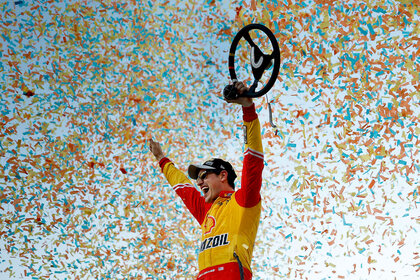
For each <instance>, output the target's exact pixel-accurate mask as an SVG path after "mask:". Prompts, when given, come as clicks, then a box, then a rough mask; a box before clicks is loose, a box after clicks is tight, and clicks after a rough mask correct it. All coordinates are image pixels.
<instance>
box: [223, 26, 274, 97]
mask: <svg viewBox="0 0 420 280" xmlns="http://www.w3.org/2000/svg"><path fill="white" fill-rule="evenodd" d="M254 29H257V30H261V31H262V32H264V33H265V34H266V35H267V37H268V38H269V39H270V42H271V45H272V47H273V52H272V53H271V54H264V53H263V52H262V51H261V50H260V48H258V46H257V45H256V44H255V43H254V41H252V39H251V36H250V35H249V32H250V31H251V30H254ZM242 37H243V38H245V40H246V41H247V42H248V44H249V45H250V46H251V68H252V74H253V76H254V82H253V84H252V86H251V87H250V88H249V91H248V92H246V93H245V94H244V95H242V96H245V97H251V98H255V97H260V96H263V95H264V94H266V93H267V92H268V91H269V90H270V89H271V88H272V87H273V85H274V83H275V82H276V80H277V76H278V75H279V70H280V62H281V59H280V49H279V44H278V42H277V40H276V37H275V36H274V34H273V33H272V32H271V30H270V29H268V28H267V27H266V26H264V25H262V24H257V23H253V24H249V25H247V26H245V27H244V28H242V29H241V30H240V31H239V32H238V34H236V36H235V37H234V38H233V41H232V45H231V46H230V50H229V60H228V63H229V74H230V78H231V80H232V82H234V83H235V82H236V81H237V76H236V72H235V52H236V48H237V46H238V43H239V41H240V40H241V39H242ZM271 65H273V72H272V74H271V77H270V79H269V80H268V83H267V84H266V85H265V86H264V88H262V89H261V90H259V91H255V90H256V89H257V86H258V82H259V80H260V79H261V77H262V75H263V73H264V71H265V70H267V69H268V68H270V67H271ZM223 95H224V97H225V98H226V99H228V100H232V99H236V98H238V93H237V91H236V88H235V87H234V85H228V86H226V87H225V89H224V91H223Z"/></svg>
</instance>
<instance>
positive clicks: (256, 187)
mask: <svg viewBox="0 0 420 280" xmlns="http://www.w3.org/2000/svg"><path fill="white" fill-rule="evenodd" d="M242 111H243V121H244V133H245V135H244V140H245V152H244V162H243V167H242V168H243V169H242V180H241V188H240V189H239V190H238V191H237V193H236V200H237V201H238V204H239V205H240V206H242V207H253V206H255V205H257V204H258V203H259V202H260V201H261V195H260V191H261V185H262V171H263V168H264V153H263V146H262V141H261V127H260V122H259V120H258V115H257V112H256V111H255V105H252V106H250V107H242Z"/></svg>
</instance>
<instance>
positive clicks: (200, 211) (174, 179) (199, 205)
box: [159, 158, 209, 225]
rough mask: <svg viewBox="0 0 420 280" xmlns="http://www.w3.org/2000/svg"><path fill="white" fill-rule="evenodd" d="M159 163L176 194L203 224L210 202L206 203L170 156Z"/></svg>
mask: <svg viewBox="0 0 420 280" xmlns="http://www.w3.org/2000/svg"><path fill="white" fill-rule="evenodd" d="M159 165H160V167H161V169H162V172H163V174H164V175H165V177H166V179H167V180H168V183H169V184H170V185H171V186H172V188H173V189H174V191H175V192H176V194H177V195H178V196H179V197H180V198H181V199H182V201H183V202H184V204H185V206H186V207H187V208H188V210H189V211H190V212H191V214H192V215H193V216H194V218H195V219H196V220H197V221H198V223H199V224H200V225H201V224H202V223H203V221H204V217H205V214H206V210H207V208H209V207H208V205H207V204H208V203H205V201H204V198H203V197H202V196H201V193H200V192H199V191H198V190H197V189H196V188H195V187H194V185H193V184H192V183H191V181H190V180H189V179H188V178H187V176H185V175H184V173H182V172H181V171H180V170H179V169H178V168H176V167H175V166H174V164H173V163H172V161H170V160H169V159H168V158H163V159H161V160H160V162H159Z"/></svg>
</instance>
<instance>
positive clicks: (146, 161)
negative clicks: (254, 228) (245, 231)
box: [0, 0, 420, 279]
mask: <svg viewBox="0 0 420 280" xmlns="http://www.w3.org/2000/svg"><path fill="white" fill-rule="evenodd" d="M0 15H1V19H2V20H1V25H0V28H1V36H0V81H1V82H0V90H1V102H0V112H1V114H0V116H1V121H0V123H1V125H0V141H1V142H0V148H1V154H0V155H1V157H0V167H1V169H0V170H1V172H0V182H1V183H0V190H1V191H0V221H1V223H0V254H1V256H2V257H1V259H0V276H1V278H2V279H47V278H51V279H99V278H101V279H102V278H111V279H131V278H136V279H194V276H195V275H196V274H197V273H198V268H197V256H198V249H199V239H200V229H199V225H198V224H197V223H196V221H195V220H193V217H192V216H191V215H190V214H189V213H188V212H187V210H186V208H185V207H184V206H183V204H182V201H181V200H180V199H179V198H178V197H176V195H175V193H174V192H173V191H172V189H171V187H170V186H169V185H168V184H167V182H166V181H165V178H164V176H163V175H162V173H161V171H160V169H159V166H158V164H157V162H156V161H155V159H154V158H153V156H152V155H151V154H150V153H149V151H148V148H147V147H148V145H147V144H148V143H147V139H149V138H150V137H153V138H154V139H155V140H157V141H159V142H160V143H162V147H163V149H164V151H165V153H166V155H167V156H168V157H169V158H170V159H171V160H172V161H173V162H174V163H175V164H176V166H177V167H178V168H180V169H181V170H182V171H184V172H186V168H187V167H188V165H189V164H191V163H201V162H204V161H205V160H207V159H209V158H212V157H220V158H224V159H226V160H228V161H230V162H231V163H232V165H233V166H234V168H235V170H236V172H237V174H238V176H239V178H238V182H239V181H240V176H241V166H242V165H241V160H242V158H243V157H242V153H243V141H242V137H243V135H242V128H241V126H242V118H241V111H240V108H238V107H235V106H233V105H231V104H227V103H225V102H224V101H223V98H222V91H223V88H224V86H225V85H227V84H228V83H229V82H230V78H229V72H228V64H227V60H228V55H229V48H230V44H231V42H232V40H233V37H234V36H235V34H236V33H237V32H238V31H239V30H240V29H241V28H243V27H244V26H246V25H247V24H250V23H260V24H263V25H265V26H267V27H268V28H270V30H272V32H273V33H274V35H275V37H276V39H277V41H278V43H279V46H280V50H281V67H280V73H279V77H278V79H277V81H276V83H275V85H274V87H273V88H272V89H271V90H270V92H269V93H268V94H267V98H266V97H260V98H256V99H254V102H255V104H256V108H257V112H258V114H259V117H260V122H261V124H262V139H263V145H264V153H265V168H264V173H263V186H262V199H263V203H262V205H263V211H262V214H261V221H260V226H259V231H258V234H257V239H256V246H255V249H254V253H253V262H252V270H253V275H254V279H379V278H380V277H382V278H383V279H414V277H415V275H418V273H419V270H420V256H419V252H420V244H419V239H418V231H419V230H420V226H419V223H420V220H419V217H420V211H419V206H420V205H419V202H420V201H419V191H420V187H419V186H420V182H419V178H420V176H419V171H420V155H419V147H420V140H419V138H418V136H419V135H420V127H419V118H420V101H419V97H420V94H419V92H420V84H419V57H420V56H419V44H420V42H419V31H418V30H419V27H418V22H419V7H418V4H416V3H415V1H404V0H402V1H373V0H372V1H346V2H345V3H341V2H340V3H339V2H336V1H291V0H288V1H256V0H255V1H217V0H206V1H172V0H169V1H134V0H133V1H124V2H118V1H66V2H65V3H63V2H62V1H53V0H51V1H4V0H3V1H1V2H0ZM254 39H255V41H258V40H257V38H254ZM259 43H261V44H262V45H264V44H266V43H267V42H259ZM248 58H249V49H247V44H246V43H243V44H242V45H241V49H240V50H238V56H237V60H238V65H242V66H243V67H246V66H247V65H249V64H248V63H249V62H248ZM238 67H239V66H238ZM237 71H238V73H241V77H240V78H241V79H243V80H245V81H247V82H248V83H249V81H250V80H251V77H248V76H247V72H246V70H245V69H240V67H239V68H238V69H237ZM248 73H249V72H248ZM267 100H268V102H270V104H271V107H272V109H273V122H274V123H275V125H276V128H273V127H272V126H271V125H270V123H269V116H268V105H267ZM238 184H239V183H237V187H240V186H239V185H238Z"/></svg>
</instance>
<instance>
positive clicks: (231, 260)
mask: <svg viewBox="0 0 420 280" xmlns="http://www.w3.org/2000/svg"><path fill="white" fill-rule="evenodd" d="M235 87H236V89H237V90H238V92H239V97H238V98H237V99H235V100H226V101H227V102H228V103H235V104H239V105H242V112H243V121H244V133H245V135H244V140H245V153H244V161H243V169H242V180H241V188H240V189H238V190H236V191H235V184H234V181H235V178H236V174H235V171H234V170H233V168H232V165H231V164H230V163H229V162H226V161H224V160H222V159H217V158H214V159H211V160H208V161H206V162H204V163H203V164H193V165H190V166H189V167H188V175H189V176H190V177H191V178H192V179H195V180H196V182H197V185H198V187H199V188H200V190H201V192H202V193H203V196H201V194H200V192H199V191H198V190H197V189H196V188H195V187H194V186H193V185H192V183H191V181H190V180H189V179H188V178H187V177H186V176H185V175H184V174H183V173H182V172H181V171H179V170H178V169H177V168H176V167H175V166H174V164H173V163H172V162H171V161H170V160H169V159H168V158H166V157H165V155H164V154H163V152H162V149H161V146H160V144H159V143H157V142H154V141H153V140H152V139H149V141H150V151H151V152H152V153H153V155H154V156H155V157H156V159H157V160H158V161H159V165H160V167H161V169H162V172H163V174H164V175H165V177H166V179H167V180H168V182H169V184H170V185H171V186H172V187H173V189H174V190H175V192H176V193H177V195H178V196H180V197H181V199H182V201H183V202H184V204H185V206H186V207H187V208H188V210H189V211H190V212H191V214H192V215H193V216H194V218H195V219H196V220H197V221H198V223H199V224H200V226H201V231H202V234H201V246H200V253H199V256H198V265H199V271H200V272H199V274H198V277H197V279H198V280H213V279H227V280H229V279H231V280H239V279H241V280H242V279H246V280H249V279H252V273H251V259H252V252H253V249H254V242H255V237H256V235H257V230H258V224H259V220H260V213H261V196H260V190H261V184H262V171H263V168H264V155H263V148H262V142H261V128H260V123H259V120H258V115H257V113H256V111H255V105H254V103H253V101H252V99H251V98H247V97H243V96H242V97H241V95H243V94H244V93H245V92H246V91H247V90H248V88H247V87H246V86H245V85H244V84H243V83H239V82H237V83H235Z"/></svg>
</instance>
